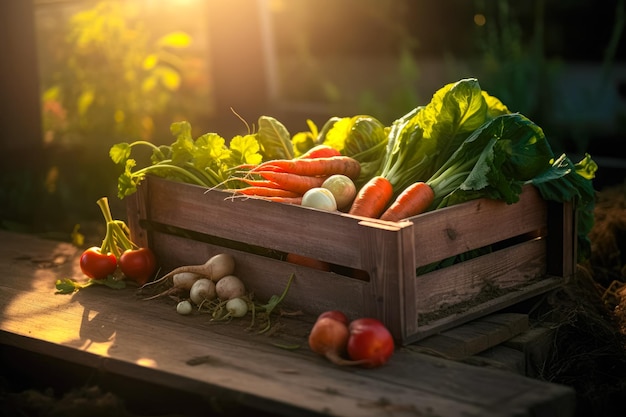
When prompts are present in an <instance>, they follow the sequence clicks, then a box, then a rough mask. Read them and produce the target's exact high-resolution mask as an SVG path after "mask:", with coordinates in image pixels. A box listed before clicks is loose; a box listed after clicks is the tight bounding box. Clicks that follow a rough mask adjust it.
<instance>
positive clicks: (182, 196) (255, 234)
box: [145, 178, 361, 267]
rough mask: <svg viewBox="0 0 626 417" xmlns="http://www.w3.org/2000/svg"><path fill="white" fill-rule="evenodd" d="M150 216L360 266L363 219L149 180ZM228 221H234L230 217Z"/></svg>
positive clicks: (240, 239) (224, 235)
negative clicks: (355, 239) (361, 222)
mask: <svg viewBox="0 0 626 417" xmlns="http://www.w3.org/2000/svg"><path fill="white" fill-rule="evenodd" d="M145 185H146V186H147V187H148V188H149V190H150V192H149V202H148V205H149V206H150V220H152V221H154V222H157V223H163V224H169V225H173V226H177V227H180V228H183V229H190V230H195V231H198V232H201V233H206V234H209V235H216V236H220V237H222V238H226V239H232V240H236V241H241V242H245V243H249V244H252V245H258V246H262V247H266V248H270V249H275V250H279V251H284V252H295V253H299V254H302V255H310V256H312V257H315V258H316V259H320V260H324V261H327V262H331V263H337V264H342V265H346V266H350V267H358V266H360V265H361V259H360V250H359V249H358V242H355V241H354V236H356V235H357V233H358V232H357V229H358V227H359V226H358V222H359V219H356V218H352V217H348V216H341V215H340V214H337V213H327V212H324V211H320V210H313V209H307V208H303V207H299V206H291V205H287V204H276V203H272V202H268V201H263V200H259V199H247V200H246V201H243V200H235V201H233V200H228V199H227V197H229V196H230V193H226V192H222V191H213V192H208V193H207V192H206V189H205V188H202V187H196V186H191V185H189V184H177V185H178V186H177V187H172V186H171V185H172V184H171V182H169V181H165V180H162V179H160V178H146V184H145ZM228 219H232V221H231V220H228Z"/></svg>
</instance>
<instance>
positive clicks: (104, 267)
mask: <svg viewBox="0 0 626 417" xmlns="http://www.w3.org/2000/svg"><path fill="white" fill-rule="evenodd" d="M116 268H117V258H116V257H115V255H113V254H112V253H102V252H100V248H99V247H97V246H93V247H91V248H89V249H86V250H85V251H84V252H83V254H82V255H81V256H80V269H81V270H82V271H83V274H85V275H87V276H88V277H89V278H93V279H104V278H106V277H107V276H109V275H111V274H112V273H113V272H115V269H116Z"/></svg>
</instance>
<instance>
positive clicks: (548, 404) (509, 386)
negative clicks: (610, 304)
mask: <svg viewBox="0 0 626 417" xmlns="http://www.w3.org/2000/svg"><path fill="white" fill-rule="evenodd" d="M0 242H1V243H0V345H1V346H9V347H11V348H19V349H20V350H24V351H28V352H33V353H36V354H38V355H43V356H44V357H46V358H49V360H50V361H55V360H61V359H63V360H65V361H68V362H71V363H75V364H78V365H82V366H85V367H88V368H91V369H94V372H98V373H106V374H109V375H119V376H121V377H128V378H132V380H133V381H136V386H135V387H134V389H136V390H141V383H142V381H143V382H145V383H150V384H156V385H158V386H162V387H164V388H172V389H174V388H175V389H177V390H182V391H184V392H187V393H190V394H194V395H197V396H199V397H201V398H203V399H206V401H207V404H210V402H211V399H216V398H220V399H222V400H224V399H226V400H228V401H229V402H232V403H234V404H241V405H243V406H245V407H247V408H249V409H252V410H258V411H259V413H266V415H277V416H322V415H325V416H327V415H333V416H359V417H367V416H377V417H378V416H482V417H488V416H494V417H495V416H502V417H504V416H516V417H519V416H551V417H552V416H562V417H566V416H571V415H573V414H574V392H573V390H572V389H570V388H568V387H564V386H560V385H555V384H550V383H546V382H542V381H539V380H535V379H532V378H527V377H523V376H519V375H516V374H514V373H509V372H504V371H500V370H496V369H489V368H481V367H476V366H471V365H468V364H464V363H460V362H456V361H451V360H446V359H442V358H438V357H435V356H433V355H427V354H423V353H417V352H415V351H414V350H412V349H408V348H399V349H398V350H397V351H396V353H395V354H394V356H393V358H392V360H391V361H390V362H389V363H388V364H387V365H386V366H384V367H382V368H378V369H371V370H368V369H361V368H352V367H337V366H334V365H332V364H330V363H329V362H327V361H326V360H324V359H322V358H320V357H319V356H317V355H315V354H314V353H313V352H311V351H310V350H309V348H308V346H307V343H306V336H307V333H308V330H309V329H310V326H311V324H312V322H313V320H314V318H313V317H307V316H303V315H301V316H298V315H295V316H281V317H280V318H278V317H276V319H275V327H274V329H275V331H274V332H273V333H272V334H271V335H266V334H263V335H259V334H257V333H256V332H254V331H252V332H251V331H248V330H246V328H247V327H248V326H249V324H250V320H249V319H243V320H240V321H236V322H235V321H233V322H230V323H216V322H214V321H211V320H210V318H209V317H207V315H206V314H193V315H191V316H181V315H179V314H177V313H176V311H175V302H174V301H173V300H171V299H168V298H161V299H157V300H151V301H145V300H142V299H141V297H139V296H138V295H137V292H136V290H135V289H134V288H132V287H127V288H125V289H123V290H113V289H110V288H107V287H104V286H95V287H89V288H86V289H83V290H81V291H78V292H76V293H74V294H72V295H62V294H55V281H56V280H57V279H60V278H73V279H76V280H79V281H82V280H84V277H83V275H82V274H81V272H80V268H79V266H78V262H77V261H78V256H79V254H80V250H78V249H76V248H75V247H74V246H72V245H70V244H68V243H62V242H57V241H52V240H45V239H41V238H36V237H33V236H29V235H24V234H16V233H10V232H6V231H0ZM286 346H288V347H290V349H286V348H285V347H286ZM295 346H299V347H298V348H297V349H294V347H295ZM7 360H9V359H8V358H6V357H3V361H7ZM3 365H4V364H3Z"/></svg>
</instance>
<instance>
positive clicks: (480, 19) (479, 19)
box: [474, 13, 487, 26]
mask: <svg viewBox="0 0 626 417" xmlns="http://www.w3.org/2000/svg"><path fill="white" fill-rule="evenodd" d="M474 23H475V24H476V26H485V23H487V18H486V17H485V15H484V14H481V13H477V14H475V15H474Z"/></svg>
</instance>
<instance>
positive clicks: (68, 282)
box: [55, 276, 126, 294]
mask: <svg viewBox="0 0 626 417" xmlns="http://www.w3.org/2000/svg"><path fill="white" fill-rule="evenodd" d="M92 285H104V286H105V287H109V288H113V289H116V290H120V289H123V288H126V282H125V281H124V280H119V279H115V278H113V277H112V276H108V277H107V278H105V279H91V278H89V279H88V280H87V281H86V282H85V283H82V284H81V283H80V282H78V281H75V280H73V279H70V278H63V279H58V280H57V281H56V283H55V286H56V294H72V293H74V292H76V291H78V290H82V289H83V288H87V287H91V286H92Z"/></svg>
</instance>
